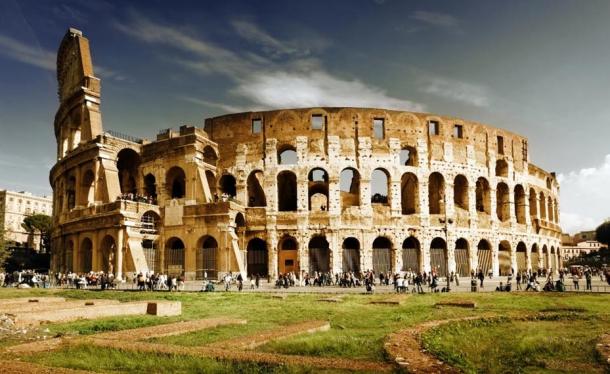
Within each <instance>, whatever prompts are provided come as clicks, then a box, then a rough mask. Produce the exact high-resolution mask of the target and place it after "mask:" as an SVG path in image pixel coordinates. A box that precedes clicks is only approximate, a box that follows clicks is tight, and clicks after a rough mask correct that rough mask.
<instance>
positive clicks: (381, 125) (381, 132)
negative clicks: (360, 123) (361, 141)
mask: <svg viewBox="0 0 610 374" xmlns="http://www.w3.org/2000/svg"><path fill="white" fill-rule="evenodd" d="M373 135H374V136H375V138H376V139H383V138H384V137H385V119H383V118H375V119H374V120H373Z"/></svg>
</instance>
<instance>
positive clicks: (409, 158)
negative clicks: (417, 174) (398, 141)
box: [399, 146, 417, 166]
mask: <svg viewBox="0 0 610 374" xmlns="http://www.w3.org/2000/svg"><path fill="white" fill-rule="evenodd" d="M399 161H400V164H401V165H406V166H417V150H416V149H415V147H413V146H403V147H402V149H401V150H400V154H399Z"/></svg>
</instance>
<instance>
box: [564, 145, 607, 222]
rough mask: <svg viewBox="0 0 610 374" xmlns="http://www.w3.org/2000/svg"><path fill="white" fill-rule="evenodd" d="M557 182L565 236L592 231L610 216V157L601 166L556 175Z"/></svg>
mask: <svg viewBox="0 0 610 374" xmlns="http://www.w3.org/2000/svg"><path fill="white" fill-rule="evenodd" d="M558 180H559V183H560V186H561V200H560V208H561V226H562V228H563V230H564V231H565V232H569V233H574V232H577V231H580V230H591V229H595V227H597V225H599V224H600V223H601V222H602V221H604V220H605V219H606V218H608V217H609V216H610V194H609V193H608V191H609V186H610V154H608V155H606V157H605V159H604V162H603V163H602V164H601V165H598V166H596V167H592V168H583V169H580V170H577V171H571V172H569V173H567V174H559V175H558Z"/></svg>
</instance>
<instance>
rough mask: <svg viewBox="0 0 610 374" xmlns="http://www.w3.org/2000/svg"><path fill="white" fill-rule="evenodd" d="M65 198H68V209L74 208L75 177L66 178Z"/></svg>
mask: <svg viewBox="0 0 610 374" xmlns="http://www.w3.org/2000/svg"><path fill="white" fill-rule="evenodd" d="M66 198H67V200H68V209H74V207H75V206H76V178H75V177H74V176H70V177H69V178H68V184H67V187H66Z"/></svg>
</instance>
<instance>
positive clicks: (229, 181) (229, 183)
mask: <svg viewBox="0 0 610 374" xmlns="http://www.w3.org/2000/svg"><path fill="white" fill-rule="evenodd" d="M218 185H219V187H220V192H221V193H223V194H226V195H228V196H229V197H231V198H234V197H235V196H237V180H236V179H235V177H234V176H233V175H231V174H223V176H222V177H220V180H219V181H218Z"/></svg>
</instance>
